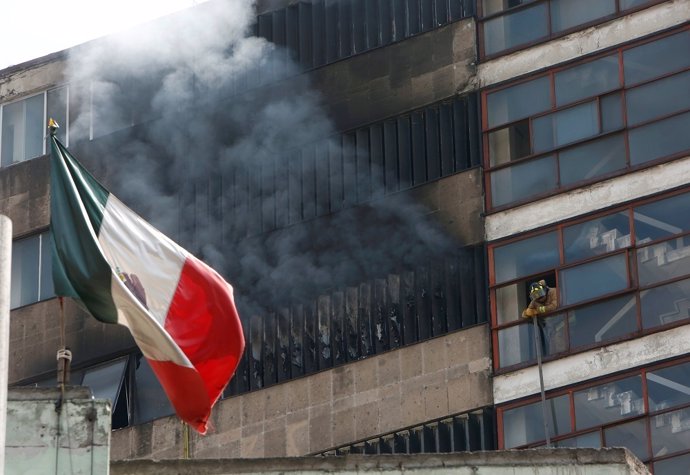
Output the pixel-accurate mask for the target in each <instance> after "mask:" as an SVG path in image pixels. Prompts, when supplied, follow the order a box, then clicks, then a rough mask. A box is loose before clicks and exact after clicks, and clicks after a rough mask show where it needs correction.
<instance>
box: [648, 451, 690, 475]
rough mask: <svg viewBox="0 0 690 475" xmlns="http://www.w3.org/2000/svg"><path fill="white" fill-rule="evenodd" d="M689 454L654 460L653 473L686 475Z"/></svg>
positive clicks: (688, 465)
mask: <svg viewBox="0 0 690 475" xmlns="http://www.w3.org/2000/svg"><path fill="white" fill-rule="evenodd" d="M688 467H690V454H685V455H681V456H680V457H673V458H670V459H666V460H661V461H659V462H654V475H687V473H688Z"/></svg>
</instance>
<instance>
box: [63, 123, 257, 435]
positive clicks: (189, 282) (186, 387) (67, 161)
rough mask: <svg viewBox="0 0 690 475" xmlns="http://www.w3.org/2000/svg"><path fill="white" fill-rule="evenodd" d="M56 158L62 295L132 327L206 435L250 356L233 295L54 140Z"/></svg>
mask: <svg viewBox="0 0 690 475" xmlns="http://www.w3.org/2000/svg"><path fill="white" fill-rule="evenodd" d="M51 154H52V163H51V179H50V183H51V204H50V211H51V218H50V227H51V235H52V239H53V280H54V284H55V292H56V294H57V295H60V296H65V297H72V298H75V299H78V300H80V301H81V302H82V303H83V305H84V306H85V307H86V309H87V310H88V311H89V312H90V313H91V314H92V315H93V316H94V317H95V318H97V319H98V320H100V321H102V322H105V323H117V324H120V325H124V326H126V327H127V328H129V330H130V332H131V334H132V336H133V337H134V340H135V342H136V343H137V345H138V346H139V348H140V349H141V351H142V353H143V354H144V356H145V357H146V358H147V360H148V362H149V364H150V365H151V368H152V369H153V371H154V372H155V374H156V376H157V377H158V380H159V381H160V383H161V385H162V386H163V389H164V390H165V393H166V394H167V396H168V398H169V399H170V402H171V403H172V405H173V407H174V408H175V411H176V412H177V414H178V416H179V417H180V419H182V420H183V421H185V422H187V423H188V424H189V425H190V426H192V427H193V428H194V429H196V430H197V431H198V432H200V433H202V434H204V433H205V432H206V430H207V423H208V419H209V417H210V414H211V408H212V407H213V405H214V404H215V402H216V401H217V400H218V398H219V397H220V396H221V394H222V392H223V389H224V388H225V386H226V385H227V384H228V382H229V381H230V378H231V377H232V376H233V374H234V372H235V369H236V368H237V364H238V361H239V359H240V357H241V355H242V353H243V351H244V336H243V332H242V325H241V323H240V319H239V316H238V314H237V309H236V307H235V302H234V298H233V289H232V287H231V286H230V284H228V283H227V282H226V281H225V280H223V278H222V277H221V276H220V275H219V274H218V273H217V272H216V271H214V270H213V269H211V268H210V267H209V266H207V265H206V264H204V263H203V262H202V261H201V260H199V259H197V258H195V257H194V256H193V255H191V254H190V253H189V252H187V251H186V250H184V249H183V248H181V247H180V246H178V245H177V244H176V243H175V242H173V241H172V240H171V239H169V238H168V237H166V236H165V235H164V234H162V233H161V232H160V231H158V230H157V229H156V228H154V227H153V226H151V225H150V224H149V223H147V222H146V221H144V220H143V219H142V218H141V217H139V216H138V215H137V214H136V213H134V212H133V211H132V210H130V209H129V208H127V207H126V206H125V205H124V204H123V203H122V202H121V201H119V200H118V199H117V198H116V197H115V196H113V195H112V194H110V192H109V191H108V190H106V189H105V188H104V187H103V186H102V185H101V184H100V183H99V182H98V181H97V180H96V179H95V178H94V177H93V176H92V175H91V174H90V173H89V172H88V171H87V170H86V169H85V168H84V167H83V166H82V165H81V164H80V163H79V162H78V161H77V160H75V159H74V157H72V155H71V154H70V153H69V151H68V150H67V149H66V148H65V146H64V145H63V144H62V143H61V142H60V141H59V140H58V139H57V138H56V137H55V136H54V135H51Z"/></svg>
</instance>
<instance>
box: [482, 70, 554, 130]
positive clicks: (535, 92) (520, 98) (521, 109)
mask: <svg viewBox="0 0 690 475" xmlns="http://www.w3.org/2000/svg"><path fill="white" fill-rule="evenodd" d="M549 89H550V86H549V78H548V77H547V76H544V77H541V78H538V79H534V80H532V81H528V82H523V83H521V84H517V85H515V86H511V87H507V88H505V89H501V90H500V91H496V92H494V93H492V94H489V95H488V96H487V98H486V103H487V108H488V120H489V127H490V128H493V127H496V126H499V125H501V124H505V123H507V122H513V121H515V120H517V119H522V118H524V117H528V116H530V115H533V114H536V113H538V112H542V111H545V110H547V109H549V108H550V107H551V98H550V97H549Z"/></svg>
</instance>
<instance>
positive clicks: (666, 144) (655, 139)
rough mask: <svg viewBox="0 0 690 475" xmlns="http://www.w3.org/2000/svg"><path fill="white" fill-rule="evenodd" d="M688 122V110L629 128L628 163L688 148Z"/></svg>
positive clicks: (689, 141) (644, 160)
mask: <svg viewBox="0 0 690 475" xmlns="http://www.w3.org/2000/svg"><path fill="white" fill-rule="evenodd" d="M689 56H690V55H689ZM688 122H690V112H686V113H684V114H680V115H676V116H674V117H669V118H668V119H664V120H661V121H659V122H654V123H653V124H648V125H645V126H643V127H638V128H636V129H632V130H630V131H629V132H628V140H629V142H630V163H631V164H632V165H639V164H640V163H644V162H649V161H651V160H656V159H657V158H661V157H667V156H669V155H673V154H676V153H680V152H685V151H686V150H689V149H690V134H688ZM659 137H663V140H659Z"/></svg>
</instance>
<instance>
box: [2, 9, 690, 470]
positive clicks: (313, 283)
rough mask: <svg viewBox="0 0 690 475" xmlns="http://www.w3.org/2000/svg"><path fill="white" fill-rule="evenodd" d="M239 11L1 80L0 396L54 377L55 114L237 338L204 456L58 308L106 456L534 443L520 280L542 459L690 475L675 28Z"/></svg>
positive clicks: (657, 15) (121, 345)
mask: <svg viewBox="0 0 690 475" xmlns="http://www.w3.org/2000/svg"><path fill="white" fill-rule="evenodd" d="M247 3H248V2H239V1H238V2H228V1H218V2H210V3H209V4H206V5H202V6H199V7H196V8H194V9H192V10H190V11H189V12H185V13H184V14H181V15H176V16H173V17H171V18H168V19H165V20H161V21H160V22H159V23H160V24H162V25H163V26H162V29H160V30H156V29H155V28H154V27H153V26H152V27H151V28H152V29H154V30H155V31H156V33H155V34H154V35H153V36H152V37H148V39H147V40H146V41H142V40H140V41H139V46H141V45H142V44H143V45H150V46H151V48H150V51H148V52H147V53H145V54H144V55H143V56H137V55H138V54H140V53H138V52H137V50H136V49H129V48H131V44H130V43H124V44H123V43H121V42H118V41H119V40H115V41H114V42H110V40H108V39H104V40H98V41H95V42H93V43H90V44H87V45H83V46H79V47H76V48H73V49H72V50H69V51H65V52H61V53H56V54H54V55H51V56H48V57H45V58H40V59H37V60H34V61H31V62H28V63H26V64H22V65H18V66H14V67H10V68H7V69H6V70H4V71H2V72H0V106H1V107H2V109H1V110H2V115H1V116H0V120H1V123H0V129H1V130H2V135H1V137H0V150H1V153H0V163H1V165H2V166H1V167H0V212H2V213H3V214H6V215H8V216H9V217H10V218H11V219H12V220H13V223H14V237H15V246H14V254H13V258H14V261H13V262H14V264H13V281H14V283H13V294H12V299H13V300H12V307H13V310H12V321H11V346H10V377H9V380H10V384H11V385H29V384H34V385H43V384H52V383H51V380H52V379H54V366H55V363H54V351H55V350H56V349H57V346H58V342H59V335H58V332H57V329H58V324H59V323H58V320H57V315H58V305H57V303H56V300H55V299H54V296H53V292H52V286H51V281H50V259H49V255H50V249H49V242H50V241H49V235H48V224H49V200H50V196H49V195H50V193H49V183H48V182H49V157H46V156H44V154H45V145H44V135H45V132H44V131H45V125H46V121H47V119H48V117H55V118H56V119H57V120H58V122H60V123H61V124H65V125H64V126H63V127H61V129H60V134H61V136H60V138H61V140H63V141H64V142H65V143H66V144H67V145H68V146H69V147H70V149H71V150H72V151H73V153H74V155H75V156H76V157H77V158H79V159H80V160H82V161H83V162H84V163H85V165H86V166H87V167H89V169H91V170H93V172H94V174H95V175H96V176H97V177H98V178H99V179H100V180H101V181H102V182H103V183H105V184H106V186H108V187H110V189H111V190H112V191H113V192H114V193H115V194H117V195H118V196H121V197H122V198H123V200H125V201H126V202H127V203H128V204H129V205H130V206H132V207H133V208H134V209H135V210H137V211H138V212H139V213H141V214H142V215H143V216H144V217H145V218H147V219H149V220H151V221H152V222H154V224H156V225H157V226H159V227H160V228H161V229H162V230H163V231H164V232H166V233H167V234H169V235H170V236H171V237H173V238H174V239H176V240H178V241H179V242H180V244H181V245H183V246H185V247H187V248H188V249H189V250H190V251H192V252H195V253H197V254H198V255H199V256H200V257H202V258H204V259H205V260H207V261H208V262H209V263H210V264H211V265H214V266H216V267H217V268H218V269H219V271H221V272H222V273H223V274H224V275H225V276H226V277H227V278H228V280H229V281H230V282H232V283H233V285H235V288H236V295H237V296H238V297H237V298H238V304H239V306H240V313H241V315H242V320H243V325H244V329H245V337H246V341H247V350H246V352H245V356H244V358H243V360H242V362H241V364H240V367H239V368H238V372H237V374H236V376H235V378H234V379H233V381H232V382H231V384H230V385H229V387H228V389H227V391H226V394H225V397H224V398H223V399H222V400H220V401H219V402H218V405H217V407H216V409H215V413H214V419H213V425H214V427H213V429H212V431H211V433H210V434H209V435H207V436H204V437H200V436H197V435H195V434H190V433H189V432H188V431H187V430H186V429H185V427H184V426H183V425H182V424H181V423H180V422H179V421H178V420H177V419H176V418H175V417H174V416H171V415H170V414H171V409H170V407H169V405H168V403H167V401H166V399H165V396H164V394H163V393H162V391H161V389H160V387H158V385H157V383H156V382H155V379H154V378H153V376H152V372H151V370H150V368H149V367H148V365H147V363H146V360H145V359H143V358H142V357H141V354H140V353H139V352H138V350H137V349H136V348H135V347H134V344H133V342H132V340H131V337H130V336H129V335H128V333H127V331H126V329H124V328H119V327H113V326H105V325H102V324H100V323H98V322H97V321H95V320H94V319H92V318H91V317H90V316H89V315H88V314H86V313H85V312H83V311H82V310H81V309H80V308H79V306H78V305H77V304H75V303H73V302H68V305H67V311H66V314H67V316H68V319H67V326H66V335H67V337H66V338H67V343H68V346H70V347H71V349H72V352H73V354H74V362H73V367H74V379H73V383H76V384H80V383H84V384H90V385H92V386H98V388H99V391H100V393H99V394H98V396H99V397H108V398H110V399H111V400H112V401H113V427H114V429H115V430H114V431H113V434H112V458H113V459H114V460H126V459H132V458H158V459H167V458H180V457H186V456H189V457H192V458H226V457H227V458H231V457H255V458H256V457H281V456H297V455H307V454H346V453H366V454H380V453H420V452H455V451H468V450H471V451H476V450H493V449H502V448H506V449H508V448H532V447H539V446H542V445H544V444H545V442H546V440H545V439H546V437H545V434H544V429H543V427H544V425H543V420H542V418H543V416H542V412H541V410H542V407H541V403H540V399H539V391H540V387H539V378H538V371H537V367H536V361H535V345H534V335H533V333H532V326H531V322H528V321H526V320H524V319H521V318H520V312H521V311H522V309H523V308H524V307H525V306H526V305H527V303H528V292H527V289H528V287H529V284H530V283H531V282H533V281H535V280H539V279H544V280H545V281H546V282H547V284H548V285H549V286H550V287H554V288H556V289H557V291H558V300H559V305H558V309H557V310H556V311H554V312H552V313H550V314H545V315H543V316H540V319H539V322H540V326H539V328H540V331H541V336H542V339H543V345H542V348H541V350H542V352H543V353H544V365H543V374H544V382H545V389H546V397H547V406H548V408H549V411H547V412H548V414H550V416H549V417H550V418H551V419H550V421H549V422H550V424H549V425H550V428H551V431H552V432H553V433H552V434H550V439H552V441H553V442H554V444H556V445H558V446H576V447H604V446H619V445H623V446H626V447H628V448H629V449H630V450H631V451H632V452H633V453H634V454H635V455H636V456H637V457H639V458H640V460H642V461H643V462H644V463H645V464H646V465H647V466H648V467H649V468H650V470H652V471H653V472H654V473H657V474H663V473H677V472H674V471H673V470H675V469H676V468H677V467H688V466H690V458H689V457H690V442H689V441H687V440H685V438H684V435H683V434H685V433H686V432H685V430H686V427H685V413H686V412H687V411H688V407H690V401H688V399H687V397H688V396H687V395H688V394H690V393H688V392H687V387H688V385H690V382H689V381H690V369H687V368H690V363H688V362H687V361H686V360H687V355H688V353H689V350H690V348H688V344H687V341H688V339H687V338H686V336H687V335H686V334H685V333H687V328H688V318H690V316H689V315H688V301H689V300H688V299H689V298H690V293H689V292H690V287H688V285H687V282H690V281H689V280H687V279H688V276H690V266H688V264H687V260H686V255H687V254H686V252H685V249H687V244H686V241H687V233H688V224H687V223H686V221H687V220H686V219H685V216H687V214H688V213H687V212H686V211H687V208H688V207H689V206H690V199H689V198H688V196H690V194H688V193H690V187H688V183H690V176H689V174H688V163H687V162H688V160H689V159H690V158H688V153H689V152H690V143H689V142H688V138H687V137H689V136H690V134H688V133H687V132H688V127H689V125H688V124H690V119H689V117H690V116H688V114H689V113H690V112H688V111H690V102H689V101H688V99H687V97H686V96H687V91H688V90H690V88H689V87H688V85H689V81H688V78H689V77H690V76H689V74H690V73H689V70H688V68H689V67H690V53H689V51H690V48H689V46H690V30H689V29H688V23H689V22H688V21H689V20H690V5H689V4H688V2H686V1H682V0H669V1H658V0H646V1H645V0H606V1H601V0H597V1H586V2H567V1H563V0H535V1H531V2H521V1H516V2H512V1H504V0H477V1H473V0H400V1H398V0H378V1H369V0H367V1H366V2H365V1H358V0H341V1H338V2H334V1H328V0H311V1H293V0H271V1H268V0H266V1H258V2H257V3H256V5H255V8H248V7H247V5H246V4H247ZM230 11H231V12H233V13H234V14H233V15H228V12H230ZM229 17H232V18H231V19H230V18H229ZM240 20H242V21H240ZM199 25H205V26H202V27H200V26H199ZM171 30H172V31H176V32H179V31H189V32H190V34H188V35H186V37H187V38H186V40H187V41H190V43H189V44H188V43H184V42H183V41H182V40H181V39H179V38H178V37H176V36H172V37H168V36H166V35H168V34H169V33H168V32H169V31H171ZM202 33H204V34H202ZM205 33H209V34H208V36H206V35H205ZM211 33H213V34H211ZM156 35H157V37H160V38H161V39H163V40H164V41H160V42H158V41H155V40H154V39H152V38H153V37H156ZM131 36H132V37H137V38H138V36H137V35H135V34H132V35H131ZM191 37H194V38H199V39H198V41H197V40H195V41H191V40H189V39H188V38H191ZM144 38H147V37H145V36H144ZM171 38H172V39H174V41H175V42H176V41H178V40H179V41H181V43H180V45H179V47H175V48H163V47H162V46H161V44H160V43H166V41H165V40H168V41H167V43H168V44H169V43H171V41H170V39H171ZM176 44H177V43H176ZM146 54H148V55H149V56H146ZM102 58H108V61H102V60H101V59H102ZM182 118H183V119H182Z"/></svg>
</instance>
